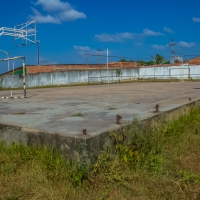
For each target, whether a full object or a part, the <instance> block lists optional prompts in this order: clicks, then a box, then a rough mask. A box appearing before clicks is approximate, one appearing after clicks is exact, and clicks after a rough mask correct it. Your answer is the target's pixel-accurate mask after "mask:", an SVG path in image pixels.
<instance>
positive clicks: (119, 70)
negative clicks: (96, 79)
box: [115, 69, 122, 83]
mask: <svg viewBox="0 0 200 200" xmlns="http://www.w3.org/2000/svg"><path fill="white" fill-rule="evenodd" d="M115 74H116V77H120V76H121V75H122V70H121V69H116V71H115ZM119 83H120V78H119Z"/></svg>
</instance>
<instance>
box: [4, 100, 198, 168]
mask: <svg viewBox="0 0 200 200" xmlns="http://www.w3.org/2000/svg"><path fill="white" fill-rule="evenodd" d="M197 106H200V100H196V101H193V102H189V103H187V104H184V105H182V106H179V107H176V108H174V109H171V110H168V111H163V112H160V113H157V114H155V115H153V116H151V117H148V118H145V119H142V120H141V121H139V123H138V127H139V129H141V130H148V128H150V127H152V126H156V125H158V124H161V123H165V122H169V121H171V120H173V119H178V118H179V117H180V116H182V115H185V114H188V113H189V111H190V110H191V109H192V108H193V107H197ZM132 127H133V123H130V124H124V125H120V126H119V128H117V129H114V130H111V131H107V132H103V133H101V134H99V135H92V136H89V135H87V136H70V135H62V134H58V133H50V132H47V131H42V130H37V129H32V128H28V127H22V126H18V125H13V124H6V123H2V122H0V141H2V142H3V143H6V144H8V145H9V144H12V143H20V144H25V145H34V146H48V147H50V148H53V149H58V150H60V151H61V152H62V154H63V155H64V156H65V157H66V158H70V159H72V160H76V161H78V162H83V163H86V164H88V165H91V164H93V163H95V161H96V160H97V158H98V156H99V155H100V154H101V152H102V151H104V150H107V149H110V150H111V151H112V150H113V149H114V148H113V137H112V135H113V133H116V134H123V133H124V132H127V130H128V129H130V128H132Z"/></svg>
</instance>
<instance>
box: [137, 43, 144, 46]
mask: <svg viewBox="0 0 200 200" xmlns="http://www.w3.org/2000/svg"><path fill="white" fill-rule="evenodd" d="M135 45H136V46H143V44H142V43H140V42H137V43H135Z"/></svg>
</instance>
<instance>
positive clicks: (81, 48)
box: [74, 45, 90, 51]
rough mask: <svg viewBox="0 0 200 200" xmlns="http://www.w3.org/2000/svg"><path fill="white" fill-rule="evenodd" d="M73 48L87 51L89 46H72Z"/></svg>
mask: <svg viewBox="0 0 200 200" xmlns="http://www.w3.org/2000/svg"><path fill="white" fill-rule="evenodd" d="M74 49H76V50H78V51H89V50H90V47H87V46H76V45H75V46H74Z"/></svg>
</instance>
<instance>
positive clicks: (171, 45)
mask: <svg viewBox="0 0 200 200" xmlns="http://www.w3.org/2000/svg"><path fill="white" fill-rule="evenodd" d="M176 45H177V44H176V43H175V42H174V40H173V39H171V43H170V44H168V45H167V46H170V47H172V51H171V61H170V63H171V64H174V60H175V56H174V46H176Z"/></svg>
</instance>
